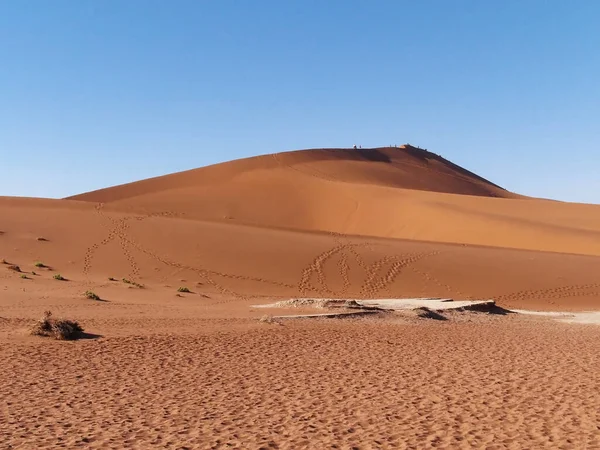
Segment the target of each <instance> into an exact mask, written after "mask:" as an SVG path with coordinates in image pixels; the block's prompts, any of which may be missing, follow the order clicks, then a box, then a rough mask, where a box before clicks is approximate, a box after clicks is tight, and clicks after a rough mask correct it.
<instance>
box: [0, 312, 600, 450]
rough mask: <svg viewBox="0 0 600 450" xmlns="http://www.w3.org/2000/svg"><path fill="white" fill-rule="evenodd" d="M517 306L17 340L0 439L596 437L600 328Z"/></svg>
mask: <svg viewBox="0 0 600 450" xmlns="http://www.w3.org/2000/svg"><path fill="white" fill-rule="evenodd" d="M525 317H526V316H519V317H507V316H488V315H483V314H481V313H469V314H468V315H463V316H461V317H459V318H454V319H452V320H449V321H447V322H439V321H431V320H420V321H414V320H413V321H411V320H407V319H401V318H400V319H398V318H393V317H390V318H385V319H379V318H378V319H371V318H369V319H366V318H364V319H354V320H342V321H339V320H335V319H329V320H327V319H326V320H317V321H298V322H293V321H292V322H290V321H286V323H284V324H282V325H279V324H266V323H260V322H257V321H247V320H230V321H229V323H227V322H226V321H222V322H219V321H217V320H213V321H210V320H209V321H207V320H202V319H197V320H194V319H187V323H186V322H185V321H183V319H181V318H180V319H177V320H175V321H173V320H169V319H164V320H157V319H153V320H145V319H129V320H128V322H127V324H126V327H125V326H124V324H123V323H117V324H116V325H115V326H116V328H117V329H120V330H117V331H118V332H117V333H116V334H122V335H120V336H114V337H110V336H109V337H103V338H100V339H97V340H85V341H79V342H74V343H70V342H59V341H47V340H42V339H41V338H39V339H36V338H25V337H20V336H17V335H12V338H10V339H9V342H10V345H6V341H5V342H3V345H2V347H1V349H0V360H1V361H2V365H3V370H2V372H1V374H0V378H1V379H0V395H1V397H2V399H3V404H2V416H3V417H4V420H3V421H2V423H1V424H0V447H1V448H7V449H8V448H27V449H28V448H114V449H120V448H135V449H147V448H173V449H176V448H179V449H181V448H360V449H375V448H419V449H420V448H488V449H492V448H513V449H521V448H564V449H568V448H572V449H582V448H590V449H592V448H598V447H600V425H599V424H600V389H599V388H600V375H599V374H600V358H599V357H598V355H599V354H600V340H599V339H598V328H597V326H596V325H587V326H586V325H572V324H558V323H555V322H551V321H549V320H545V319H540V318H537V317H535V318H533V317H532V318H530V317H527V318H525ZM92 323H93V322H92ZM182 323H184V324H186V325H188V327H189V328H188V329H187V330H184V331H181V330H179V326H180V325H181V324H182ZM109 325H110V323H109V322H107V323H104V322H103V321H99V322H98V324H97V329H101V328H102V327H103V326H106V327H108V326H109ZM5 326H6V325H5ZM125 329H127V330H128V332H127V333H126V334H125V333H124V331H125ZM192 329H194V330H193V331H192ZM95 330H96V328H94V329H93V330H91V331H95ZM17 374H18V375H17Z"/></svg>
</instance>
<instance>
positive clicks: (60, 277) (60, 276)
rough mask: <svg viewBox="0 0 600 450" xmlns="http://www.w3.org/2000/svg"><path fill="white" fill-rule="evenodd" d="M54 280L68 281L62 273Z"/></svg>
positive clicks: (55, 276)
mask: <svg viewBox="0 0 600 450" xmlns="http://www.w3.org/2000/svg"><path fill="white" fill-rule="evenodd" d="M54 279H55V280H58V281H67V279H66V278H65V277H63V276H62V275H61V274H60V273H57V274H56V275H54Z"/></svg>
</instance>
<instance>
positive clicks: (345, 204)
mask: <svg viewBox="0 0 600 450" xmlns="http://www.w3.org/2000/svg"><path fill="white" fill-rule="evenodd" d="M0 259H2V260H3V262H2V264H0V343H1V345H0V363H1V364H2V368H3V370H2V371H0V396H1V398H2V403H1V408H2V413H1V417H2V420H0V448H21V449H34V448H115V449H119V448H140V449H147V448H174V449H175V448H179V449H183V448H573V449H580V448H590V449H591V448H600V426H599V425H598V424H599V423H600V416H599V411H600V376H599V375H598V374H599V373H600V358H599V357H598V356H597V355H598V354H600V352H599V350H600V339H598V337H599V336H600V328H599V327H598V325H594V324H590V323H587V322H586V321H580V323H567V322H562V321H556V320H553V319H552V317H551V316H548V317H546V316H542V315H525V314H512V313H505V314H504V313H503V314H486V313H474V312H469V313H466V312H464V313H455V314H450V315H448V317H447V318H448V320H445V321H437V320H428V319H421V318H417V317H409V316H401V315H394V314H384V315H375V316H367V317H360V318H354V319H343V320H336V319H316V320H298V321H285V323H281V322H277V321H275V322H273V321H269V320H266V321H261V320H258V319H260V318H261V317H262V316H263V315H264V314H265V311H261V310H257V309H255V308H252V305H256V304H260V303H272V302H276V301H279V300H281V299H286V298H292V297H308V296H310V297H323V298H363V299H376V298H392V297H399V298H406V297H444V298H446V297H448V298H454V299H456V300H476V299H494V300H496V303H497V305H498V306H499V307H500V308H501V310H502V311H505V310H511V309H520V310H533V311H542V312H543V311H553V312H560V313H565V312H587V311H597V310H600V275H599V274H600V206H599V205H587V204H572V203H563V202H557V201H551V200H544V199H536V198H529V197H525V196H522V195H519V194H517V193H512V192H509V191H507V190H505V189H503V188H502V187H500V186H498V185H496V184H493V183H492V182H490V181H487V180H485V179H484V178H482V177H480V176H477V175H475V174H473V173H471V172H469V171H467V170H465V169H463V168H461V167H458V166H456V165H454V164H452V163H451V162H449V161H447V160H445V159H444V158H442V157H440V156H438V155H435V154H433V153H430V152H427V151H425V150H421V149H417V148H414V147H410V146H404V147H401V148H380V149H364V150H348V149H321V150H306V151H297V152H287V153H279V154H275V155H267V156H261V157H255V158H249V159H245V160H238V161H233V162H229V163H224V164H219V165H215V166H210V167H205V168H201V169H195V170H191V171H187V172H182V173H178V174H172V175H167V176H164V177H159V178H154V179H149V180H143V181H140V182H136V183H131V184H127V185H123V186H116V187H111V188H107V189H103V190H100V191H94V192H90V193H84V194H80V195H76V196H74V197H70V198H68V199H62V200H50V199H31V198H14V197H13V198H9V197H0ZM36 263H37V265H36ZM15 266H16V267H15ZM17 268H18V269H17ZM15 269H17V270H15ZM34 273H35V274H34ZM59 274H60V276H61V277H62V278H64V280H58V279H56V278H55V277H56V276H57V275H59ZM109 278H112V279H109ZM179 288H187V289H188V290H189V291H190V292H178V289H179ZM85 291H93V292H94V293H96V294H97V295H98V296H99V297H100V300H91V299H88V298H86V297H85V296H84V295H83V293H84V292H85ZM46 310H50V311H52V312H53V314H54V315H55V316H59V317H65V318H69V319H74V320H77V321H79V322H80V324H81V325H82V326H83V327H84V328H85V331H86V333H88V334H87V335H86V336H85V337H86V339H81V340H78V341H73V342H70V341H55V340H52V339H49V338H42V337H36V336H30V335H29V334H28V329H29V328H30V327H31V325H32V324H33V322H34V321H35V320H36V319H38V318H40V317H41V316H42V314H43V313H44V311H46Z"/></svg>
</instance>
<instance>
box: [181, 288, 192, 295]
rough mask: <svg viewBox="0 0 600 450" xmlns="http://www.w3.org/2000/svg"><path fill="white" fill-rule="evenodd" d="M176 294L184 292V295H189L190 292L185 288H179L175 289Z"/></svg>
mask: <svg viewBox="0 0 600 450" xmlns="http://www.w3.org/2000/svg"><path fill="white" fill-rule="evenodd" d="M177 292H185V293H186V294H189V293H191V292H192V291H190V290H189V289H188V288H186V287H180V288H179V289H177Z"/></svg>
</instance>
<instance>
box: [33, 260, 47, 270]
mask: <svg viewBox="0 0 600 450" xmlns="http://www.w3.org/2000/svg"><path fill="white" fill-rule="evenodd" d="M34 266H35V267H37V268H38V269H43V268H44V267H48V266H47V265H46V264H44V263H43V262H41V261H36V262H35V264H34Z"/></svg>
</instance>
